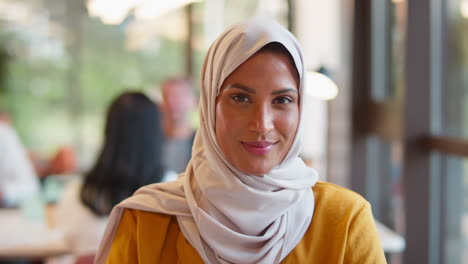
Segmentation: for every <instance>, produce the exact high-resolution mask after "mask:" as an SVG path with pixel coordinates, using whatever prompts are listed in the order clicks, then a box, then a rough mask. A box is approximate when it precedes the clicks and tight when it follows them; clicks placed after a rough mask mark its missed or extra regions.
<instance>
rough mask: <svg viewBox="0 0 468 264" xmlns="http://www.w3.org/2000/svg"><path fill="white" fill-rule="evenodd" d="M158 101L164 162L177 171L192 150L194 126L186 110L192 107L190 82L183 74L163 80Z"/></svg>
mask: <svg viewBox="0 0 468 264" xmlns="http://www.w3.org/2000/svg"><path fill="white" fill-rule="evenodd" d="M162 97H163V102H162V104H161V108H162V112H163V121H164V134H165V136H166V143H165V144H164V164H165V165H166V166H167V168H168V169H170V170H173V171H175V172H177V173H181V172H183V171H185V167H186V166H187V163H188V161H189V160H190V157H191V154H192V145H193V139H194V137H195V129H194V127H193V126H192V124H191V123H190V121H191V120H190V114H191V113H192V112H193V111H194V109H195V107H196V99H195V96H194V94H193V85H192V83H191V82H190V81H189V80H187V79H183V78H174V79H169V80H167V81H165V82H164V83H163V85H162Z"/></svg>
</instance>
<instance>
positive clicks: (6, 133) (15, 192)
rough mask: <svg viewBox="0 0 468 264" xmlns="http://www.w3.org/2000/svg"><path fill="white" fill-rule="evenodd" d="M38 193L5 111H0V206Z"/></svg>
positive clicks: (33, 177) (34, 176) (17, 138)
mask: <svg viewBox="0 0 468 264" xmlns="http://www.w3.org/2000/svg"><path fill="white" fill-rule="evenodd" d="M38 193H39V181H38V178H37V176H36V174H35V172H34V169H33V166H32V163H31V161H30V160H29V158H28V155H27V153H26V150H25V148H24V146H23V145H22V144H21V141H20V139H19V137H18V136H17V134H16V132H15V130H14V129H13V127H11V124H10V118H9V116H8V114H7V113H6V112H2V111H0V207H14V206H18V205H19V204H20V203H21V202H22V201H23V200H24V199H26V198H28V197H31V196H34V195H37V194H38Z"/></svg>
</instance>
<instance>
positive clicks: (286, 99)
mask: <svg viewBox="0 0 468 264" xmlns="http://www.w3.org/2000/svg"><path fill="white" fill-rule="evenodd" d="M273 102H274V103H276V104H289V103H292V99H291V98H289V97H287V96H281V97H278V98H275V100H273Z"/></svg>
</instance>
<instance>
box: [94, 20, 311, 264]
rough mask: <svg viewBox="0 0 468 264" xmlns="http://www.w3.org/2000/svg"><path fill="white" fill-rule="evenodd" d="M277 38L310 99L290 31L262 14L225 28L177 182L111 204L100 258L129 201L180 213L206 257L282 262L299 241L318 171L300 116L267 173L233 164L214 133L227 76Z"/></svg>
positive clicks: (211, 54)
mask: <svg viewBox="0 0 468 264" xmlns="http://www.w3.org/2000/svg"><path fill="white" fill-rule="evenodd" d="M271 42H279V43H281V44H282V45H283V46H284V47H286V49H287V50H288V51H289V53H290V54H291V56H292V57H293V59H294V62H295V66H296V68H297V70H298V72H299V74H300V79H301V80H300V87H299V94H300V101H301V102H304V63H303V59H302V52H301V49H300V47H299V45H298V43H297V41H296V39H295V38H294V36H293V35H292V34H291V33H290V32H288V31H287V30H286V29H285V28H283V27H282V26H280V25H279V24H277V23H275V22H272V21H269V20H263V19H252V20H248V21H246V22H243V23H240V24H237V25H234V26H232V27H230V28H229V29H227V30H226V31H225V32H224V33H223V34H222V35H221V36H220V37H219V38H218V39H217V40H216V41H215V42H214V43H213V45H212V46H211V47H210V49H209V51H208V55H207V56H206V59H205V63H204V66H203V76H202V89H201V98H200V122H201V124H200V128H199V130H198V131H197V134H196V136H195V142H194V146H193V149H192V159H191V161H190V163H189V164H188V166H187V169H186V171H185V173H182V174H181V175H180V176H179V178H178V179H177V180H176V181H174V182H166V183H158V184H152V185H148V186H145V187H143V188H141V189H140V190H138V191H137V192H136V193H135V194H134V195H133V196H132V197H130V198H128V199H126V200H124V201H123V202H121V203H120V204H119V205H117V206H116V207H115V208H114V209H113V210H112V213H111V215H110V218H109V223H108V226H107V229H106V232H105V234H104V237H103V240H102V241H101V245H100V248H99V252H98V254H97V256H96V263H104V262H105V260H106V258H107V255H108V252H109V250H110V246H111V243H112V240H113V237H114V234H115V232H116V230H117V227H118V224H119V222H120V218H121V216H122V213H123V210H124V208H132V209H138V210H144V211H149V212H157V213H164V214H170V215H175V216H177V221H178V223H179V226H180V228H181V231H182V233H183V234H184V236H185V238H186V239H187V240H188V241H189V243H190V244H191V245H192V246H193V247H194V248H195V249H196V251H197V252H198V253H199V255H200V256H201V258H202V259H203V261H204V262H205V263H211V264H214V263H279V262H280V261H281V260H283V259H284V258H285V257H286V256H287V255H288V254H289V252H291V250H292V249H293V248H294V247H295V246H296V245H297V243H299V241H300V240H301V238H302V237H303V235H304V233H305V232H306V230H307V228H308V227H309V225H310V223H311V220H312V216H313V213H314V195H313V192H312V188H311V187H312V186H314V185H315V183H316V181H317V178H318V176H317V174H316V172H315V170H313V169H311V168H309V167H307V166H305V164H304V162H303V161H302V160H301V159H300V158H299V156H298V155H299V151H300V146H301V137H300V133H301V132H300V131H301V130H302V129H301V124H300V123H301V122H299V128H298V132H297V133H298V134H297V135H296V138H295V140H294V142H293V144H292V146H291V149H290V150H289V152H288V154H287V156H286V157H285V159H284V160H283V162H282V163H281V164H279V165H278V166H277V167H276V168H274V169H273V170H272V171H270V172H269V173H268V174H265V175H263V176H251V175H246V174H244V173H242V172H240V171H238V170H237V169H236V168H235V167H233V166H232V165H231V164H229V163H228V162H227V160H226V159H225V158H224V155H223V153H222V152H221V150H220V148H219V146H218V143H217V140H216V135H215V100H216V96H217V95H218V93H219V90H220V87H221V85H222V83H223V81H224V79H225V78H226V77H227V76H228V75H229V74H230V73H231V72H233V71H234V70H235V69H236V68H237V67H238V66H239V65H240V64H242V63H243V62H244V61H246V60H247V59H248V58H249V57H251V56H252V55H253V54H254V53H255V52H257V51H258V50H259V49H260V48H262V47H263V46H265V45H266V44H268V43H271ZM302 105H303V103H301V107H300V108H301V110H300V113H301V119H302V115H303V113H302ZM155 228H157V227H155Z"/></svg>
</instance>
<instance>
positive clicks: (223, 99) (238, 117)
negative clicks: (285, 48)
mask: <svg viewBox="0 0 468 264" xmlns="http://www.w3.org/2000/svg"><path fill="white" fill-rule="evenodd" d="M296 76H297V72H296V69H295V68H294V66H293V65H292V64H291V61H290V59H289V57H288V56H287V55H284V54H281V53H277V52H271V51H261V52H259V53H256V54H255V55H253V56H252V57H250V58H249V59H248V60H247V61H245V62H244V63H242V64H241V65H240V66H239V67H238V68H237V69H236V70H235V71H234V72H232V73H231V74H230V75H229V76H228V77H227V78H226V79H225V80H224V83H223V85H222V86H221V91H220V93H219V95H218V97H217V98H216V138H217V140H218V144H219V146H220V148H221V151H222V152H223V153H224V155H225V157H226V158H227V160H228V161H229V162H230V163H231V164H232V165H234V166H235V167H236V168H238V169H239V170H240V171H242V172H244V173H246V174H251V175H263V174H265V173H268V172H269V171H271V170H272V169H273V168H274V167H276V166H277V165H278V164H280V163H281V162H282V161H283V159H284V157H285V156H286V154H287V153H288V151H289V149H290V147H291V145H292V143H293V140H294V136H295V134H296V130H297V127H298V123H299V92H298V90H299V89H298V87H299V80H298V77H296Z"/></svg>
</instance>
